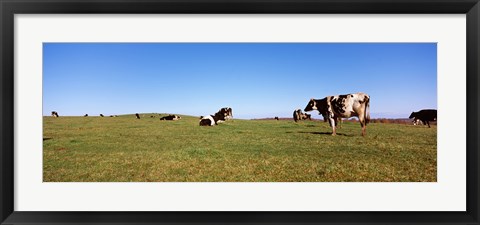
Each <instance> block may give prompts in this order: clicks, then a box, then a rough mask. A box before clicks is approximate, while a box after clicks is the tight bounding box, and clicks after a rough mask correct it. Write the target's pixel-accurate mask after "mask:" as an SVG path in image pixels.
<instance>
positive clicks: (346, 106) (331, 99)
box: [305, 93, 370, 136]
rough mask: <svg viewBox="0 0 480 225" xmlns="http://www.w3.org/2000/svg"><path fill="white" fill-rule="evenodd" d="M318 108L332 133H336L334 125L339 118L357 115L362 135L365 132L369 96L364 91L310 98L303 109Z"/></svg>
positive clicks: (368, 115)
mask: <svg viewBox="0 0 480 225" xmlns="http://www.w3.org/2000/svg"><path fill="white" fill-rule="evenodd" d="M312 110H318V112H319V113H320V114H322V116H323V119H324V121H326V120H327V119H328V121H329V123H330V126H331V127H332V130H333V132H332V135H336V125H337V124H338V120H339V119H341V118H350V117H353V116H356V117H358V120H359V121H360V125H361V126H362V136H365V134H366V126H367V124H368V122H369V121H370V96H368V95H367V94H365V93H356V94H347V95H336V96H327V97H325V98H323V99H313V98H312V99H310V101H309V102H308V104H307V106H306V107H305V111H306V112H309V111H312Z"/></svg>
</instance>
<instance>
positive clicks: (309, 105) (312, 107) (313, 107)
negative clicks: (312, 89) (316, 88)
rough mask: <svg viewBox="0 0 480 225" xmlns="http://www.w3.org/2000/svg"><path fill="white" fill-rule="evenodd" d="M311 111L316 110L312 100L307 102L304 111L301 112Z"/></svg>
mask: <svg viewBox="0 0 480 225" xmlns="http://www.w3.org/2000/svg"><path fill="white" fill-rule="evenodd" d="M312 110H317V102H316V101H315V99H313V98H312V99H310V101H309V102H308V104H307V106H306V107H305V109H304V110H303V111H305V112H310V111H312Z"/></svg>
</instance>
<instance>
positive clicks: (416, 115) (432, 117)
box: [408, 109, 437, 128]
mask: <svg viewBox="0 0 480 225" xmlns="http://www.w3.org/2000/svg"><path fill="white" fill-rule="evenodd" d="M408 118H409V119H414V120H417V119H418V120H420V121H422V123H423V124H427V125H428V127H429V128H430V123H429V122H430V121H436V120H437V110H436V109H422V110H420V111H418V112H412V114H410V116H409V117H408Z"/></svg>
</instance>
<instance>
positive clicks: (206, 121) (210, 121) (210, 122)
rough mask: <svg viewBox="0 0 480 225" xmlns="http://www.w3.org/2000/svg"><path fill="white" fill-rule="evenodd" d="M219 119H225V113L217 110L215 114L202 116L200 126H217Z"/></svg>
mask: <svg viewBox="0 0 480 225" xmlns="http://www.w3.org/2000/svg"><path fill="white" fill-rule="evenodd" d="M219 121H225V114H223V113H220V112H217V113H215V115H210V116H201V117H200V126H215V125H218V122H219Z"/></svg>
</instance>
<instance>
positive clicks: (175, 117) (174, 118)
mask: <svg viewBox="0 0 480 225" xmlns="http://www.w3.org/2000/svg"><path fill="white" fill-rule="evenodd" d="M181 118H182V117H180V116H177V115H172V114H170V115H168V116H164V117H162V118H160V120H179V119H181Z"/></svg>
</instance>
